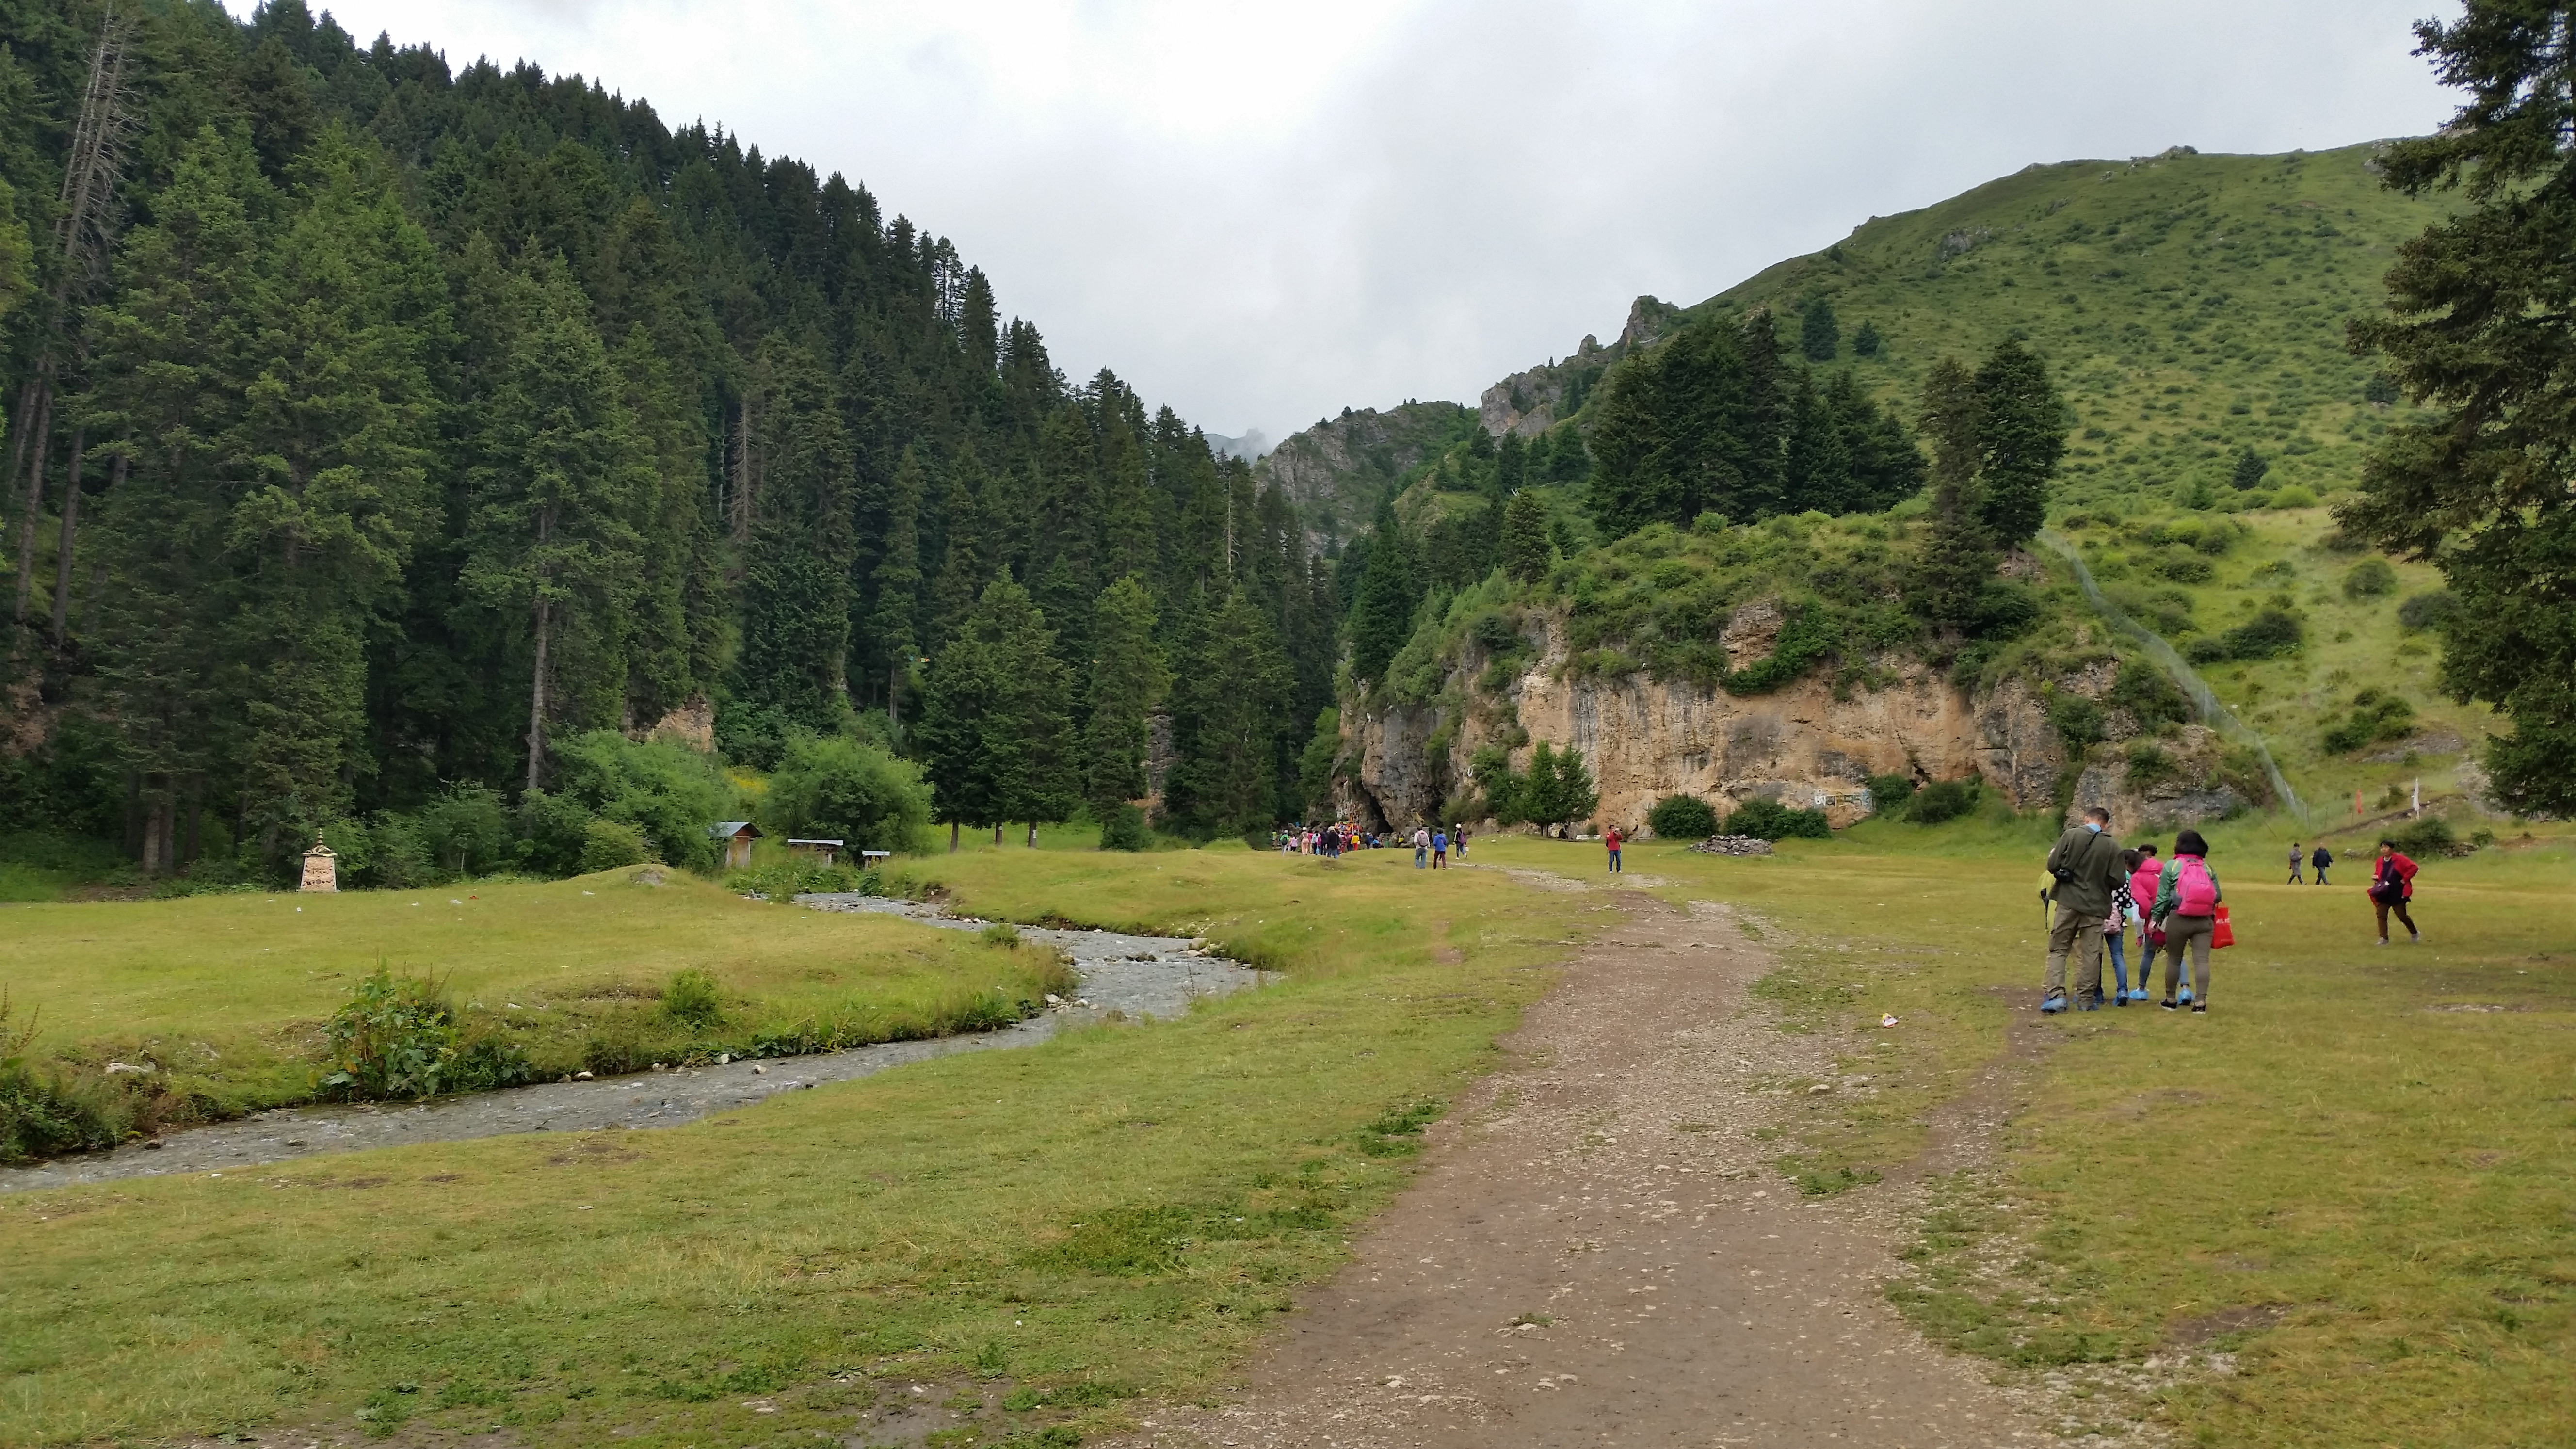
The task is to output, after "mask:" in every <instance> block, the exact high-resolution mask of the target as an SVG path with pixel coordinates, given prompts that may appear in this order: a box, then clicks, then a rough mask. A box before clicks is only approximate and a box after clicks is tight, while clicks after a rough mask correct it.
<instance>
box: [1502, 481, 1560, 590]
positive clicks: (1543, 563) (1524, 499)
mask: <svg viewBox="0 0 2576 1449" xmlns="http://www.w3.org/2000/svg"><path fill="white" fill-rule="evenodd" d="M1555 562H1556V547H1555V544H1554V543H1553V542H1551V541H1550V540H1549V538H1548V535H1547V505H1546V504H1545V503H1542V502H1540V501H1539V496H1538V495H1537V494H1536V493H1533V492H1531V491H1529V490H1528V489H1522V490H1521V491H1520V492H1518V493H1515V494H1513V495H1512V501H1511V502H1509V503H1506V504H1504V505H1503V569H1504V571H1505V572H1507V573H1509V574H1510V575H1511V576H1512V577H1513V578H1516V579H1519V580H1520V581H1521V582H1523V583H1536V582H1538V581H1539V580H1540V579H1543V578H1546V577H1547V571H1548V569H1549V568H1550V567H1551V566H1552V565H1553V564H1554V563H1555Z"/></svg>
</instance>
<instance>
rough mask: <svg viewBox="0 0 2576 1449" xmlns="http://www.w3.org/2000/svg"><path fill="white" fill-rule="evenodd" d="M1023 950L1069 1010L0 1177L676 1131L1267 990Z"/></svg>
mask: <svg viewBox="0 0 2576 1449" xmlns="http://www.w3.org/2000/svg"><path fill="white" fill-rule="evenodd" d="M796 899H797V903H798V904H799V905H803V906H806V907H809V908H811V909H814V910H825V911H863V912H868V913H870V914H881V915H894V916H902V917H904V918H905V919H907V920H912V921H918V922H920V923H921V924H923V925H926V926H933V927H938V928H940V929H945V930H959V931H980V930H983V929H984V928H985V927H986V926H987V925H989V924H990V922H987V921H983V920H979V919H975V918H972V917H964V916H949V915H945V914H942V913H941V912H940V911H939V909H938V908H937V907H936V906H932V905H929V904H926V903H924V902H920V901H904V900H893V899H889V898H887V897H883V896H861V895H811V896H799V897H797V898H796ZM1019 932H1020V937H1021V939H1022V940H1025V941H1029V942H1032V943H1034V944H1037V945H1040V946H1050V947H1054V948H1056V949H1057V950H1060V951H1062V952H1064V953H1065V955H1066V956H1068V957H1070V958H1071V959H1072V962H1073V968H1074V971H1075V973H1076V974H1077V975H1078V976H1079V977H1080V978H1081V980H1082V988H1081V991H1080V993H1079V994H1078V995H1077V996H1076V997H1075V998H1074V999H1073V1000H1071V1001H1067V1002H1061V1003H1053V1004H1050V1006H1049V1007H1048V1009H1047V1010H1046V1011H1044V1012H1042V1013H1040V1014H1039V1015H1037V1016H1035V1017H1032V1018H1030V1019H1029V1020H1026V1021H1021V1022H1014V1023H1013V1024H1011V1025H1009V1026H1006V1027H1002V1028H1000V1029H999V1030H996V1031H990V1032H983V1033H979V1034H976V1035H971V1036H949V1037H936V1038H932V1039H930V1040H926V1041H897V1042H883V1043H879V1044H878V1045H875V1046H865V1047H854V1048H852V1049H850V1050H848V1051H839V1052H823V1053H817V1054H815V1055H813V1056H800V1057H768V1058H757V1059H752V1058H746V1059H743V1060H739V1061H734V1062H729V1063H726V1064H724V1065H721V1066H706V1067H682V1068H675V1069H671V1070H667V1071H656V1072H637V1073H634V1074H631V1075H627V1076H619V1077H605V1078H601V1079H599V1080H596V1081H587V1082H584V1081H570V1082H546V1083H541V1084H537V1085H534V1086H526V1087H512V1088H509V1089H506V1090H503V1091H498V1092H482V1093H477V1094H475V1095H472V1096H463V1097H450V1098H444V1099H440V1100H435V1101H429V1102H421V1103H412V1104H405V1103H392V1102H361V1103H355V1104H332V1105H327V1106H312V1107H281V1108H278V1109H276V1110H275V1111H270V1112H261V1113H258V1114H256V1115H254V1116H250V1117H246V1118H243V1119H241V1120H240V1121H237V1122H224V1123H219V1124H216V1125H213V1126H208V1127H196V1128H191V1129H189V1130H187V1131H183V1132H171V1133H167V1134H164V1135H163V1136H161V1137H158V1138H154V1139H151V1140H149V1141H145V1142H135V1143H128V1144H126V1145H125V1146H122V1147H118V1148H115V1149H113V1150H111V1151H107V1152H93V1153H86V1154H83V1155H81V1156H78V1157H62V1158H55V1159H52V1160H49V1161H45V1162H38V1163H31V1164H28V1165H25V1166H20V1167H8V1168H0V1192H24V1191H28V1190H31V1189H36V1188H46V1187H72V1186H78V1185H80V1184H84V1183H97V1182H113V1181H117V1180H120V1179H124V1178H132V1177H165V1176H169V1175H171V1174H174V1173H189V1172H206V1173H216V1174H220V1173H225V1172H232V1171H238V1170H240V1169H243V1168H250V1167H258V1166H262V1165H264V1164H268V1163H275V1162H288V1161H293V1160H296V1159H298V1158H304V1157H314V1156H320V1155H322V1154H326V1153H334V1152H356V1151H361V1150H363V1149H366V1148H371V1147H390V1146H397V1145H400V1144H403V1143H411V1142H459V1141H466V1140H470V1139H473V1138H478V1137H499V1136H505V1135H508V1134H511V1133H519V1132H586V1131H593V1130H596V1129H599V1128H603V1127H626V1128H645V1127H676V1126H678V1125H680V1124H681V1123H684V1122H694V1121H696V1120H698V1119H699V1118H701V1117H704V1116H707V1115H708V1114H710V1113H712V1112H716V1111H720V1110H723V1109H725V1108H730V1107H741V1106H748V1105H750V1104H751V1103H754V1102H758V1101H760V1100H761V1099H763V1098H765V1097H770V1096H774V1095H776V1094H777V1093H780V1092H792V1091H797V1090H800V1089H804V1088H810V1087H817V1086H820V1085H822V1084H823V1083H825V1082H845V1081H850V1080H852V1079H854V1078H858V1077H865V1076H872V1075H874V1074H876V1073H878V1072H882V1071H885V1070H887V1069H889V1068H892V1067H900V1066H904V1065H907V1064H909V1063H912V1062H920V1061H928V1060H930V1059H931V1058H933V1057H942V1056H949V1055H952V1054H954V1053H957V1052H970V1051H998V1050H1004V1049H1007V1048H1011V1047H1024V1046H1033V1045H1035V1044H1037V1043H1039V1042H1042V1041H1045V1040H1046V1039H1048V1038H1049V1037H1051V1036H1054V1035H1055V1033H1056V1031H1057V1030H1058V1029H1059V1028H1060V1027H1062V1026H1063V1025H1064V1024H1065V1023H1066V1022H1067V1021H1073V1022H1077V1023H1079V1022H1085V1021H1095V1020H1100V1019H1103V1018H1106V1017H1108V1016H1110V1015H1111V1014H1112V1013H1117V1014H1119V1015H1121V1016H1125V1017H1175V1016H1179V1015H1181V1014H1183V1013H1185V1012H1187V1011H1188V1010H1189V1009H1190V1004H1191V1003H1192V1002H1194V1001H1196V1000H1198V999H1199V998H1200V997H1203V996H1223V995H1227V994H1229V993H1231V992H1235V991H1240V990H1243V989H1244V988H1246V987H1250V986H1256V985H1259V984H1260V982H1261V980H1262V978H1263V976H1264V974H1265V973H1263V972H1260V971H1256V970H1254V969H1252V968H1251V967H1248V966H1244V965H1241V964H1239V963H1236V962H1233V961H1229V960H1226V959H1224V958H1223V957H1219V956H1214V955H1210V954H1209V953H1208V952H1207V951H1205V950H1204V949H1202V948H1201V947H1200V946H1199V945H1198V944H1197V943H1196V942H1193V941H1190V940H1186V939H1183V938H1181V937H1177V936H1136V935H1128V934H1126V933H1123V932H1118V931H1084V930H1065V929H1058V928H1053V927H1036V926H1022V927H1020V928H1019Z"/></svg>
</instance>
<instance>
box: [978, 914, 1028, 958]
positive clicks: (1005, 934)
mask: <svg viewBox="0 0 2576 1449" xmlns="http://www.w3.org/2000/svg"><path fill="white" fill-rule="evenodd" d="M983 936H984V944H985V945H987V946H999V947H1001V948H1002V949H1003V950H1005V951H1016V950H1018V949H1020V928H1019V927H1017V926H1014V925H1012V924H1011V923H1010V922H1008V921H995V922H994V923H992V924H991V925H989V926H986V927H985V928H984V931H983Z"/></svg>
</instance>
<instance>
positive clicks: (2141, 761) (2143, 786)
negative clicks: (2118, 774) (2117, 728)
mask: <svg viewBox="0 0 2576 1449" xmlns="http://www.w3.org/2000/svg"><path fill="white" fill-rule="evenodd" d="M2122 762H2123V763H2124V764H2126V765H2127V766H2128V771H2127V774H2128V784H2129V788H2130V789H2132V790H2136V791H2141V792H2143V791H2147V790H2152V789H2154V788H2155V787H2156V786H2158V785H2161V784H2163V783H2165V782H2166V781H2168V780H2171V779H2173V778H2174V777H2175V776H2176V775H2178V774H2180V773H2181V770H2180V768H2179V767H2178V766H2176V765H2175V763H2174V757H2173V756H2171V755H2169V754H2166V753H2165V751H2164V748H2163V747H2162V746H2160V745H2158V744H2157V743H2156V742H2155V741H2153V740H2133V741H2131V742H2130V744H2129V749H2128V753H2127V754H2126V755H2125V756H2123V757H2122Z"/></svg>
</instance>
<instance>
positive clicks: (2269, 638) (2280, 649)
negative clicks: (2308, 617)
mask: <svg viewBox="0 0 2576 1449" xmlns="http://www.w3.org/2000/svg"><path fill="white" fill-rule="evenodd" d="M2221 638H2222V642H2224V643H2225V644H2226V646H2227V657H2228V658H2230V659H2275V658H2278V657H2280V656H2281V655H2284V654H2293V653H2296V652H2298V648H2299V645H2300V644H2301V643H2302V642H2303V641H2304V640H2305V639H2306V638H2307V630H2306V629H2305V628H2304V627H2303V626H2302V625H2301V624H2300V623H2299V620H2298V616H2297V615H2295V614H2292V613H2290V612H2288V611H2287V610H2284V609H2263V610H2259V611H2257V612H2256V613H2255V615H2254V617H2253V618H2251V619H2248V620H2246V621H2245V622H2244V623H2242V624H2239V625H2237V626H2236V627H2235V628H2233V629H2230V630H2228V631H2227V633H2226V634H2225V635H2223V636H2221Z"/></svg>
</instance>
